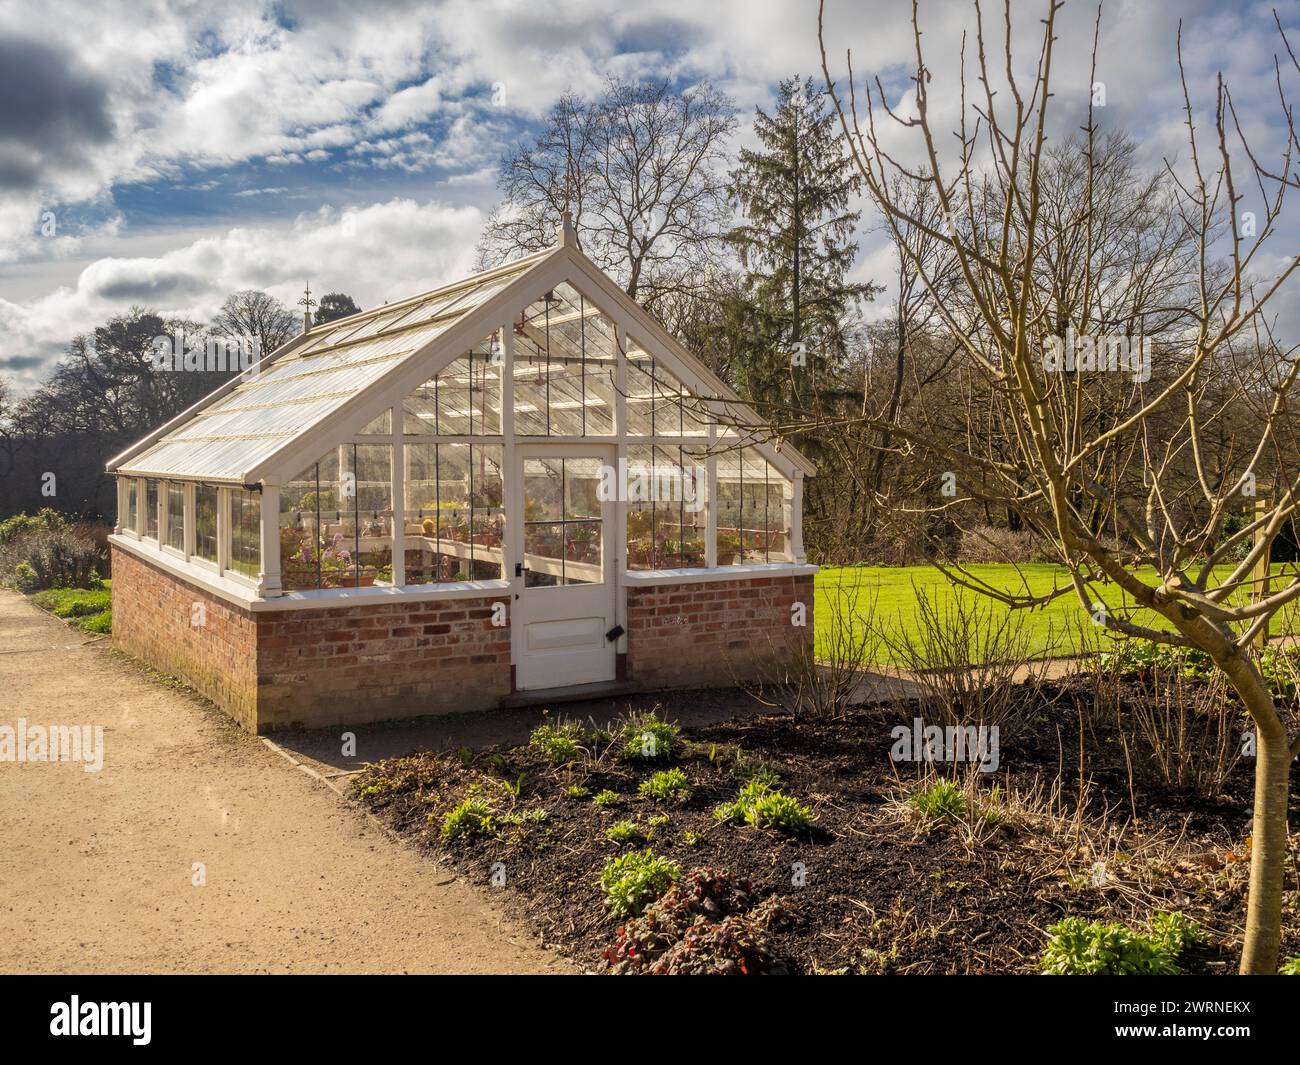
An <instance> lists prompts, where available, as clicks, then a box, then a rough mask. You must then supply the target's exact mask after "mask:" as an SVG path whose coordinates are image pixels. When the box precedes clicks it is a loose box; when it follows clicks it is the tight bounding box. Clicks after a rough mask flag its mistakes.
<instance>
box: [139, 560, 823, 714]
mask: <svg viewBox="0 0 1300 1065" xmlns="http://www.w3.org/2000/svg"><path fill="white" fill-rule="evenodd" d="M498 602H501V603H508V602H509V599H508V597H507V596H505V595H496V596H484V597H481V598H472V599H443V600H438V599H436V598H430V599H423V598H421V599H414V600H409V599H403V600H401V601H394V602H383V603H371V604H348V605H340V606H330V607H303V608H300V609H293V610H264V611H250V610H248V609H246V608H244V607H240V606H237V605H235V604H233V603H230V602H229V601H227V600H226V599H223V598H221V597H220V596H218V595H215V594H213V593H212V592H209V591H207V590H205V589H204V588H202V587H200V586H199V585H196V584H192V583H191V582H189V581H187V580H185V579H183V578H181V577H177V576H174V575H173V574H171V573H169V572H168V571H166V570H164V569H162V568H161V567H159V566H156V565H153V564H152V563H150V562H148V561H146V560H144V559H141V558H139V557H137V556H136V555H134V554H132V553H131V552H129V551H126V550H123V549H121V548H119V547H117V546H114V547H113V643H114V645H115V646H117V647H119V648H121V649H122V650H123V651H126V652H127V653H129V654H131V655H134V656H135V657H137V658H140V659H142V660H143V661H145V662H147V663H148V664H149V665H151V666H153V667H155V668H157V669H159V670H161V671H163V672H165V673H168V674H171V675H173V676H176V677H180V678H181V679H182V680H184V681H186V682H187V683H189V684H190V685H192V686H193V687H194V688H196V689H197V690H198V691H200V692H202V693H203V694H204V695H206V696H207V697H208V698H210V699H211V700H212V701H213V702H215V703H216V704H217V705H219V706H221V707H222V708H224V709H225V710H226V711H227V712H228V713H229V714H230V715H231V716H232V717H234V718H235V719H236V720H237V721H238V722H239V723H240V724H241V725H243V726H244V728H246V729H248V730H249V731H250V732H258V733H262V732H268V731H271V730H273V729H278V728H289V727H307V728H317V727H323V726H327V725H349V724H351V725H357V724H364V723H366V722H371V721H381V720H388V719H393V718H406V717H417V716H421V715H425V714H443V713H455V712H459V711H468V710H485V709H492V708H495V707H496V706H497V705H498V704H499V701H500V699H501V697H502V696H504V695H507V694H509V692H510V690H511V670H510V628H509V626H508V625H507V626H501V627H494V626H493V625H492V620H491V619H492V607H493V604H495V603H498ZM796 602H800V603H803V604H805V607H806V617H805V621H806V625H805V626H804V627H803V628H798V627H795V626H793V625H792V624H791V607H792V605H793V604H794V603H796ZM195 604H201V606H202V615H203V616H202V621H203V623H202V624H201V625H195V624H192V623H191V618H192V617H193V612H194V609H195ZM626 627H627V630H628V635H627V640H628V653H627V662H626V665H627V672H628V678H629V679H630V680H633V681H635V682H637V683H638V684H640V685H641V686H642V687H645V688H647V689H656V688H696V687H724V686H728V685H731V684H734V683H735V682H736V681H737V680H738V679H749V678H752V677H755V676H757V675H760V674H762V673H763V672H764V671H765V670H766V669H767V668H768V667H770V666H771V665H772V664H773V663H774V662H776V661H777V660H778V659H779V658H780V656H781V655H783V654H787V653H788V651H789V648H790V646H791V642H792V641H811V640H812V636H813V578H812V577H811V576H797V577H795V576H790V577H785V576H783V577H751V578H742V579H737V580H724V581H705V582H700V583H687V584H663V585H648V586H647V585H633V586H631V587H629V588H628V591H627V622H626Z"/></svg>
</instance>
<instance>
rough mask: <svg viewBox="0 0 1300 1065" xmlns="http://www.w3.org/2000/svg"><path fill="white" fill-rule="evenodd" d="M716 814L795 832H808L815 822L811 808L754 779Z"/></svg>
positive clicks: (719, 808) (718, 816)
mask: <svg viewBox="0 0 1300 1065" xmlns="http://www.w3.org/2000/svg"><path fill="white" fill-rule="evenodd" d="M713 816H714V817H716V818H717V819H718V820H719V821H743V822H745V824H748V825H753V826H755V827H756V828H776V829H780V830H781V831H782V832H789V833H791V834H794V833H797V832H805V831H807V830H808V829H809V828H810V827H812V822H813V815H812V811H811V810H809V809H808V807H806V806H805V805H804V804H803V803H801V802H800V801H799V800H798V799H796V798H794V797H793V796H790V795H786V794H785V793H784V792H782V791H780V790H779V789H777V788H773V787H770V786H769V785H767V784H765V783H763V782H762V781H761V780H751V781H750V782H749V783H748V784H746V785H745V786H744V787H743V788H741V789H740V793H739V794H738V795H737V796H736V798H735V799H733V800H732V801H731V802H726V803H723V804H722V805H720V806H718V807H717V808H716V809H715V810H714V811H713Z"/></svg>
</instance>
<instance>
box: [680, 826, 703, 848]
mask: <svg viewBox="0 0 1300 1065" xmlns="http://www.w3.org/2000/svg"><path fill="white" fill-rule="evenodd" d="M682 842H683V843H685V844H686V846H688V847H698V846H699V845H700V844H701V843H703V842H704V837H703V836H702V835H700V833H698V832H695V831H693V830H691V829H689V828H688V829H687V830H686V831H685V832H683V833H682Z"/></svg>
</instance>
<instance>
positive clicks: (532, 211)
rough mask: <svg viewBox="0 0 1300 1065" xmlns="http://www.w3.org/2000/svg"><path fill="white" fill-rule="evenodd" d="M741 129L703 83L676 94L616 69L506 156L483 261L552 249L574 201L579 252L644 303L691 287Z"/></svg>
mask: <svg viewBox="0 0 1300 1065" xmlns="http://www.w3.org/2000/svg"><path fill="white" fill-rule="evenodd" d="M735 128H736V116H735V106H734V105H733V104H732V102H731V100H730V99H729V98H728V97H726V96H725V95H724V94H722V93H721V92H719V91H718V90H717V89H715V88H713V87H712V86H711V85H708V84H707V83H706V84H703V85H700V86H697V87H695V88H693V89H689V90H687V91H685V92H681V93H679V92H675V91H673V89H672V88H671V87H670V86H669V84H668V83H667V82H666V81H665V82H651V83H644V84H633V83H629V82H626V81H620V80H616V79H615V80H611V81H610V82H609V83H608V84H607V85H606V86H605V90H604V92H603V93H602V94H601V95H600V97H599V98H597V99H595V100H592V101H587V100H583V99H582V98H580V97H578V96H576V95H574V94H573V93H569V94H566V95H565V96H564V97H562V98H561V99H560V101H559V102H558V103H557V104H556V105H555V106H554V107H553V108H552V110H551V113H550V114H549V115H548V116H547V120H546V123H545V125H544V127H543V129H542V131H541V133H540V134H539V135H538V137H537V140H536V142H535V143H534V144H532V145H525V146H521V147H520V148H518V149H517V150H515V151H514V152H513V153H511V154H510V155H508V156H507V157H506V158H505V159H504V160H503V161H502V164H501V180H500V188H501V192H502V197H503V202H502V204H501V206H500V207H499V208H498V210H497V211H496V212H495V213H494V214H493V216H492V217H491V218H490V219H489V220H488V223H487V225H486V227H485V229H484V233H483V237H482V240H481V242H480V246H479V258H480V261H481V264H482V265H485V266H486V265H493V264H496V263H501V262H505V261H506V260H507V259H510V258H512V257H514V256H517V255H519V254H521V253H527V252H533V251H540V250H542V249H543V248H547V247H550V246H551V245H552V244H553V243H554V241H555V226H556V224H557V220H558V219H559V217H560V215H561V213H562V212H563V211H568V212H570V214H571V215H572V217H573V222H574V228H575V230H576V231H577V235H578V242H579V244H580V246H581V247H582V250H583V251H584V252H585V253H586V254H587V255H588V256H590V257H591V258H592V259H593V260H594V261H595V262H596V263H598V264H599V265H600V266H601V267H602V268H603V269H605V270H607V271H608V272H609V273H610V274H612V275H613V276H614V277H616V278H618V279H619V281H620V283H621V284H622V285H623V287H624V289H625V291H626V292H627V294H628V295H629V296H631V297H632V298H633V299H637V300H639V301H640V302H641V303H642V304H643V305H644V306H646V307H647V308H648V309H651V310H655V309H656V304H658V303H660V302H662V301H664V300H665V299H667V298H669V297H670V296H671V295H672V294H674V293H680V292H683V291H693V290H694V289H695V288H696V287H697V285H698V282H699V279H700V277H701V272H702V271H703V272H711V268H712V264H713V262H714V261H715V260H716V258H717V256H718V253H719V251H720V249H721V247H722V240H721V236H722V232H723V228H724V226H725V225H726V224H727V223H728V222H729V212H728V205H727V177H726V173H725V170H724V166H725V162H726V159H725V153H726V149H727V145H728V141H729V140H730V137H731V135H732V133H733V132H734V131H735Z"/></svg>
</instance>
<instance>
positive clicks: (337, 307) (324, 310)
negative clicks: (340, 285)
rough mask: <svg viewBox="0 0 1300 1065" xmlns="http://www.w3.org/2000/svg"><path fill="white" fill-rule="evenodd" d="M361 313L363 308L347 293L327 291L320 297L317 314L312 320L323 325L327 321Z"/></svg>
mask: <svg viewBox="0 0 1300 1065" xmlns="http://www.w3.org/2000/svg"><path fill="white" fill-rule="evenodd" d="M360 313H361V308H360V307H358V306H357V305H356V303H355V302H353V299H352V297H351V296H349V295H348V294H347V293H345V292H327V293H325V295H323V296H322V297H321V298H320V304H319V305H318V306H317V307H316V314H315V315H314V316H313V318H312V321H313V322H314V323H315V324H316V325H323V324H324V323H325V322H333V321H336V320H337V319H339V318H347V317H349V316H351V315H354V314H360Z"/></svg>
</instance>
